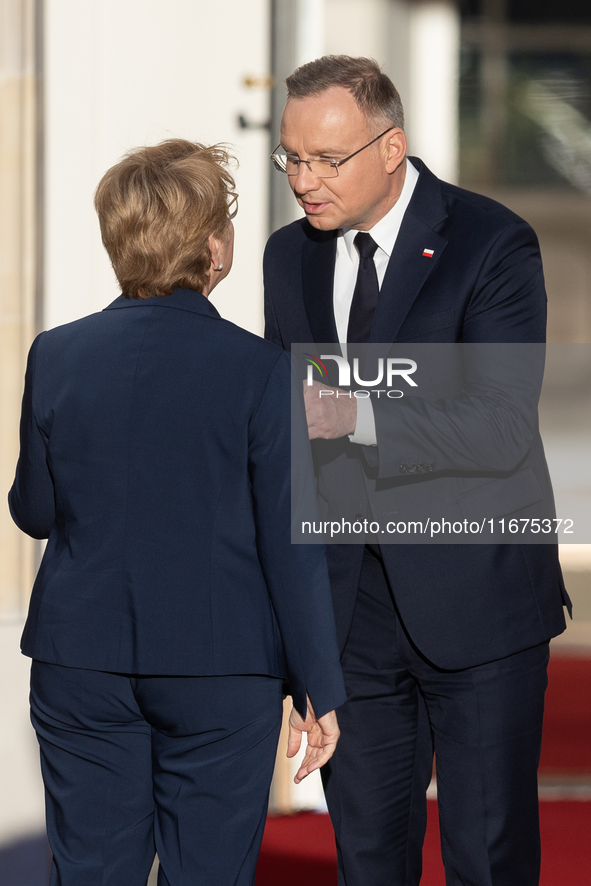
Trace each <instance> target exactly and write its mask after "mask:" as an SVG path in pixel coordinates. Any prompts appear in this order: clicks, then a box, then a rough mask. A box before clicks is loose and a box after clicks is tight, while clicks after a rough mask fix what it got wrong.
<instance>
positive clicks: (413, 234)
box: [370, 157, 447, 342]
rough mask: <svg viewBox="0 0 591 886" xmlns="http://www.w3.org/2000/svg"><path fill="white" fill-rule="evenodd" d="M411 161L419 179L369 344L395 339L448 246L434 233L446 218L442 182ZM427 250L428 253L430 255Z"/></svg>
mask: <svg viewBox="0 0 591 886" xmlns="http://www.w3.org/2000/svg"><path fill="white" fill-rule="evenodd" d="M410 159H411V160H412V163H413V166H416V167H417V168H418V170H419V172H420V176H419V180H418V182H417V184H416V187H415V191H414V193H413V195H412V198H411V201H410V204H409V206H408V209H407V210H406V213H405V215H404V219H403V222H402V225H401V227H400V232H399V234H398V238H397V240H396V245H395V246H394V251H393V253H392V255H391V257H390V261H389V263H388V268H387V270H386V276H385V277H384V282H383V283H382V288H381V290H380V297H379V300H378V304H377V307H376V311H375V315H374V319H373V324H372V328H371V335H370V342H392V341H394V340H395V339H396V336H397V334H398V330H399V329H400V327H401V326H402V324H403V322H404V320H405V318H406V315H407V314H408V312H409V310H410V309H411V307H412V305H413V302H414V301H415V299H416V297H417V295H418V294H419V292H420V291H421V288H422V287H423V285H424V284H425V281H426V280H427V278H428V277H429V276H430V274H432V273H433V271H434V270H435V268H436V266H437V264H438V262H439V260H440V259H441V256H442V254H443V251H444V249H445V247H446V246H447V240H446V239H445V237H442V236H441V235H440V234H438V233H436V231H435V230H434V228H435V227H436V226H437V225H439V224H440V223H441V222H442V221H443V220H444V219H445V218H447V210H446V208H445V205H444V202H443V198H442V195H441V186H440V183H439V180H438V179H437V178H436V177H435V176H434V175H433V173H431V172H430V171H429V170H428V169H427V167H426V166H425V165H424V163H422V162H421V161H420V160H418V159H416V158H414V157H412V158H410ZM425 250H429V252H428V254H427V255H425V254H424V251H425ZM431 250H432V254H431Z"/></svg>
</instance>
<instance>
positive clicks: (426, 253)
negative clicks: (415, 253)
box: [423, 249, 435, 258]
mask: <svg viewBox="0 0 591 886" xmlns="http://www.w3.org/2000/svg"><path fill="white" fill-rule="evenodd" d="M434 252H435V250H434V249H423V255H424V256H425V258H433V253H434Z"/></svg>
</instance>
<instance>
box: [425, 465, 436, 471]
mask: <svg viewBox="0 0 591 886" xmlns="http://www.w3.org/2000/svg"><path fill="white" fill-rule="evenodd" d="M427 470H428V471H434V470H435V465H427Z"/></svg>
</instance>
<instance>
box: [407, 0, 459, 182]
mask: <svg viewBox="0 0 591 886" xmlns="http://www.w3.org/2000/svg"><path fill="white" fill-rule="evenodd" d="M408 39H409V96H408V99H407V100H406V119H407V129H408V136H409V148H410V153H411V154H416V155H417V156H418V157H420V158H421V159H422V160H424V161H425V163H426V164H427V166H428V167H429V168H430V169H431V170H432V171H433V172H434V173H435V174H436V175H438V176H439V177H440V178H442V179H445V180H446V181H451V182H455V181H457V177H458V88H459V86H458V84H459V45H460V21H459V11H458V8H457V6H456V4H455V3H454V2H451V0H418V2H415V3H412V4H411V5H410V27H409V38H408Z"/></svg>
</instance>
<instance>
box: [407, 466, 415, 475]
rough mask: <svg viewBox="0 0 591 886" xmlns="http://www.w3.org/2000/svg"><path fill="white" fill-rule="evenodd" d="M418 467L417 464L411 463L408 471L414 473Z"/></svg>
mask: <svg viewBox="0 0 591 886" xmlns="http://www.w3.org/2000/svg"><path fill="white" fill-rule="evenodd" d="M416 469H417V466H416V465H409V466H408V473H409V474H414V472H415V471H416Z"/></svg>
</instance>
